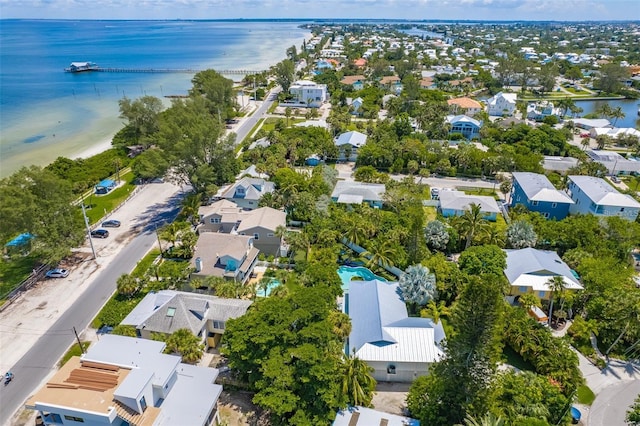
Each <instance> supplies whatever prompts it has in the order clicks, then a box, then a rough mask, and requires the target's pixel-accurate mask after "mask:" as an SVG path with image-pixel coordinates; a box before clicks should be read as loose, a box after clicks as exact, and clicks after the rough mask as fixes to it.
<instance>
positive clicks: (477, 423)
mask: <svg viewBox="0 0 640 426" xmlns="http://www.w3.org/2000/svg"><path fill="white" fill-rule="evenodd" d="M504 425H505V422H504V420H502V417H500V416H498V417H496V416H495V415H493V414H491V413H486V414H485V415H484V416H483V417H479V418H475V417H474V416H472V415H471V414H467V416H466V417H465V419H464V426H504ZM457 426H462V425H457Z"/></svg>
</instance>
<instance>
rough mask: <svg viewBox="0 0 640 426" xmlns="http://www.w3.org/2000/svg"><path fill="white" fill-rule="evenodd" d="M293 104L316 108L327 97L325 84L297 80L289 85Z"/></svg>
mask: <svg viewBox="0 0 640 426" xmlns="http://www.w3.org/2000/svg"><path fill="white" fill-rule="evenodd" d="M289 93H290V94H291V95H292V96H293V101H294V104H296V105H300V106H303V107H304V106H306V107H311V108H318V107H320V106H321V105H322V104H323V103H325V102H326V101H327V100H328V99H329V92H327V85H326V84H318V83H314V82H313V81H309V80H298V81H296V82H295V83H293V84H292V85H291V87H289Z"/></svg>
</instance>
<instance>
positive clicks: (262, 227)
mask: <svg viewBox="0 0 640 426" xmlns="http://www.w3.org/2000/svg"><path fill="white" fill-rule="evenodd" d="M198 215H199V216H200V224H199V225H198V233H202V232H224V233H227V234H234V235H249V236H253V245H254V247H256V248H257V249H259V250H260V251H261V252H263V253H266V254H272V255H280V249H281V244H282V240H281V238H280V237H278V236H277V235H276V230H277V229H278V227H280V226H287V214H286V213H285V212H283V211H282V210H276V209H273V208H271V207H260V208H259V209H255V210H249V211H247V210H244V209H242V208H240V207H238V206H237V205H236V204H235V203H232V202H231V201H228V200H219V201H216V202H215V203H212V204H210V205H208V206H201V207H200V208H199V209H198Z"/></svg>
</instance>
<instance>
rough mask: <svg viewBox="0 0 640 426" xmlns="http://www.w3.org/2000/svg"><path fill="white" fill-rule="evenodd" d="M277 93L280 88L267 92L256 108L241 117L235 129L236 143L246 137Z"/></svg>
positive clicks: (267, 109)
mask: <svg viewBox="0 0 640 426" xmlns="http://www.w3.org/2000/svg"><path fill="white" fill-rule="evenodd" d="M278 93H280V88H277V89H274V90H272V91H271V92H269V93H268V94H267V95H266V96H265V99H264V101H263V102H262V105H260V106H259V107H258V109H257V110H256V111H255V112H254V113H253V114H252V115H251V116H250V117H246V118H243V119H242V120H241V122H240V125H239V126H238V128H237V129H236V130H235V132H236V145H237V144H239V143H241V142H242V141H243V140H244V138H246V137H247V135H248V134H249V132H250V131H251V129H253V127H254V126H255V125H256V124H257V123H258V121H259V120H260V119H261V118H262V117H263V116H264V115H265V114H266V113H267V111H269V107H271V104H273V102H275V101H276V100H277V99H278Z"/></svg>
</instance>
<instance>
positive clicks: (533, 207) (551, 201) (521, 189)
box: [510, 172, 574, 220]
mask: <svg viewBox="0 0 640 426" xmlns="http://www.w3.org/2000/svg"><path fill="white" fill-rule="evenodd" d="M512 176H513V185H512V188H511V200H510V201H511V203H510V205H511V206H516V205H518V204H520V205H523V206H525V207H526V208H527V209H528V210H530V211H533V212H538V213H540V214H542V216H544V217H545V218H547V219H556V220H562V219H564V218H565V217H567V216H568V215H569V206H571V205H572V204H574V202H573V200H572V199H571V197H569V196H568V195H567V194H566V193H565V192H563V191H559V190H557V189H556V188H555V187H554V186H553V184H552V183H551V182H550V181H549V179H547V177H546V176H545V175H541V174H538V173H530V172H513V173H512Z"/></svg>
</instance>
